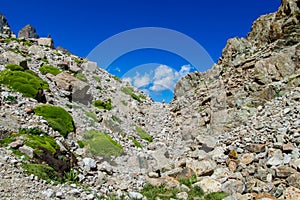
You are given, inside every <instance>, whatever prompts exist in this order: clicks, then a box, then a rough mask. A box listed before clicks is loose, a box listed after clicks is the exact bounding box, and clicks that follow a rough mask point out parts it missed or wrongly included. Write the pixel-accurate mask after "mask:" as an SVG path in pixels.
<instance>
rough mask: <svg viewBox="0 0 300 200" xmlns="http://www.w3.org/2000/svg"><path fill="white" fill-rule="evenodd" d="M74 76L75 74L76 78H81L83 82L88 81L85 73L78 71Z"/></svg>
mask: <svg viewBox="0 0 300 200" xmlns="http://www.w3.org/2000/svg"><path fill="white" fill-rule="evenodd" d="M74 76H75V78H78V79H79V80H81V81H83V82H87V78H86V77H85V75H84V74H83V73H77V74H75V75H74Z"/></svg>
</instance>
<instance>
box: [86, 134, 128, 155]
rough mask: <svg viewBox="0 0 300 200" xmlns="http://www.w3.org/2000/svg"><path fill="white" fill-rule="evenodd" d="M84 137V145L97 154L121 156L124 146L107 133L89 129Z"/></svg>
mask: <svg viewBox="0 0 300 200" xmlns="http://www.w3.org/2000/svg"><path fill="white" fill-rule="evenodd" d="M83 138H84V141H83V143H84V146H85V147H86V148H87V149H89V150H90V151H91V152H92V153H93V154H95V155H97V156H104V157H110V156H120V155H121V154H122V153H123V148H122V146H121V145H120V144H118V143H117V142H116V141H114V140H113V139H112V138H111V137H110V136H109V135H108V134H106V133H102V132H98V131H89V132H87V133H85V134H84V135H83Z"/></svg>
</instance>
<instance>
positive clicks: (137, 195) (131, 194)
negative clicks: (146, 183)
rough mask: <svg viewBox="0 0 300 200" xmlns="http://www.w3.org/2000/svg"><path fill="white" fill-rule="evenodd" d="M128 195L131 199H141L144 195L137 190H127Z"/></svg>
mask: <svg viewBox="0 0 300 200" xmlns="http://www.w3.org/2000/svg"><path fill="white" fill-rule="evenodd" d="M128 195H129V197H130V198H132V199H142V198H143V197H144V196H143V195H142V194H141V193H139V192H129V193H128Z"/></svg>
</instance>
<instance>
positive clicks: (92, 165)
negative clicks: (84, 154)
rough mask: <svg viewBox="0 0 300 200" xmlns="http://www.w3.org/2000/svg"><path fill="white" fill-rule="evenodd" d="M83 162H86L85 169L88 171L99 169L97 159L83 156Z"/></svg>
mask: <svg viewBox="0 0 300 200" xmlns="http://www.w3.org/2000/svg"><path fill="white" fill-rule="evenodd" d="M82 162H83V164H84V169H85V170H86V171H90V170H96V169H97V164H96V161H95V160H94V159H92V158H83V159H82Z"/></svg>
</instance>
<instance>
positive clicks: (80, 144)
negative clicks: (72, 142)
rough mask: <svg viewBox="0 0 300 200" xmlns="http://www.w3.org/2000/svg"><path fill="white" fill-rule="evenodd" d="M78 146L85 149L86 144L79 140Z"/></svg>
mask: <svg viewBox="0 0 300 200" xmlns="http://www.w3.org/2000/svg"><path fill="white" fill-rule="evenodd" d="M77 144H78V146H79V147H80V148H83V147H84V143H83V141H81V140H78V141H77Z"/></svg>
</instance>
